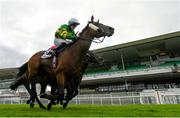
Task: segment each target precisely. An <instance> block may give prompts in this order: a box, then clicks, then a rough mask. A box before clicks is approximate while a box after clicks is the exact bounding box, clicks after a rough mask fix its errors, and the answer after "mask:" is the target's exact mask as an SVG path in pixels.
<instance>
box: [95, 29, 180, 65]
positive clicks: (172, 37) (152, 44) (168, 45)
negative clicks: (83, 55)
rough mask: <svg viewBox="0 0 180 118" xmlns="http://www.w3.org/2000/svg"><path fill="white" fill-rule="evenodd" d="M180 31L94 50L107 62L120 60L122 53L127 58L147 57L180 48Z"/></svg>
mask: <svg viewBox="0 0 180 118" xmlns="http://www.w3.org/2000/svg"><path fill="white" fill-rule="evenodd" d="M179 45H180V31H178V32H173V33H169V34H164V35H160V36H156V37H151V38H146V39H142V40H137V41H133V42H128V43H123V44H119V45H115V46H110V47H105V48H101V49H96V50H93V52H94V53H95V54H97V55H99V56H101V57H103V58H104V59H105V62H118V61H120V60H121V55H123V58H124V59H125V60H132V59H136V58H139V57H146V56H151V55H155V54H158V53H160V52H161V51H162V50H166V51H172V52H173V51H176V50H180V46H179Z"/></svg>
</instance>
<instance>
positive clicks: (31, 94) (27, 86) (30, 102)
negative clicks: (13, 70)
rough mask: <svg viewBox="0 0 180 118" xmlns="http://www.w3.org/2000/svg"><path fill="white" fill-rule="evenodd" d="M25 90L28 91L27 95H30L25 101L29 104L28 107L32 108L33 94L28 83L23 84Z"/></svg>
mask: <svg viewBox="0 0 180 118" xmlns="http://www.w3.org/2000/svg"><path fill="white" fill-rule="evenodd" d="M24 86H25V88H26V90H27V91H28V93H29V95H30V99H29V100H28V101H27V104H30V107H31V108H33V107H34V98H35V97H34V95H33V92H32V90H31V89H30V85H29V83H26V84H24Z"/></svg>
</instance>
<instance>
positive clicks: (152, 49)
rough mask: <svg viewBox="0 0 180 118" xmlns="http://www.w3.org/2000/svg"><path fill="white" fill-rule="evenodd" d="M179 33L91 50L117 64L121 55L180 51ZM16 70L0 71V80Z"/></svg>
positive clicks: (131, 57)
mask: <svg viewBox="0 0 180 118" xmlns="http://www.w3.org/2000/svg"><path fill="white" fill-rule="evenodd" d="M179 45H180V31H178V32H174V33H169V34H165V35H160V36H156V37H151V38H146V39H142V40H137V41H133V42H128V43H124V44H119V45H115V46H110V47H105V48H101V49H96V50H93V52H94V53H95V54H97V55H100V56H102V57H103V58H104V59H105V62H108V61H110V62H117V61H120V60H121V55H123V58H124V59H125V60H128V59H134V58H137V57H143V56H148V55H153V54H154V53H159V51H160V50H161V49H162V50H170V51H173V50H180V46H179ZM17 71H18V69H17V68H5V69H0V79H1V80H6V79H12V78H13V77H15V75H16V73H17Z"/></svg>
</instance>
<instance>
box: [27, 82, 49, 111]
mask: <svg viewBox="0 0 180 118" xmlns="http://www.w3.org/2000/svg"><path fill="white" fill-rule="evenodd" d="M31 90H32V93H33V96H34V98H33V99H35V100H36V102H37V103H38V105H39V107H40V108H42V109H46V107H45V106H43V104H42V103H41V102H40V100H39V98H38V96H37V93H36V83H32V84H31ZM30 105H31V104H30Z"/></svg>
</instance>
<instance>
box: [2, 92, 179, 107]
mask: <svg viewBox="0 0 180 118" xmlns="http://www.w3.org/2000/svg"><path fill="white" fill-rule="evenodd" d="M157 93H158V94H157ZM28 99H29V98H28V97H23V98H22V97H19V96H3V97H2V96H0V104H25V103H26V101H27V100H28ZM40 100H41V102H43V103H44V104H47V103H48V100H46V99H40ZM70 103H71V104H99V105H105V104H109V105H124V104H180V94H167V95H166V94H161V93H159V92H155V93H152V94H147V95H146V94H139V95H132V96H131V95H128V96H122V94H90V95H78V96H76V97H75V98H74V99H73V100H71V101H70Z"/></svg>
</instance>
